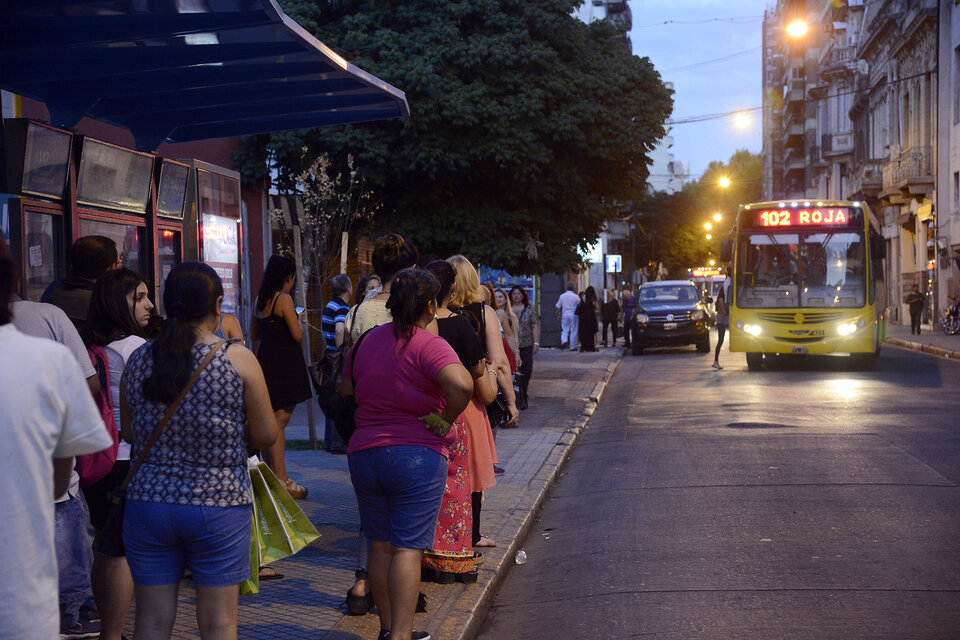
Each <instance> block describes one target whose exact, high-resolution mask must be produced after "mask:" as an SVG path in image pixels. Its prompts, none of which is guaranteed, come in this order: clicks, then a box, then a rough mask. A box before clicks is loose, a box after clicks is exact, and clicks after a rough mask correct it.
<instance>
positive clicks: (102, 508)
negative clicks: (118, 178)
mask: <svg viewBox="0 0 960 640" xmlns="http://www.w3.org/2000/svg"><path fill="white" fill-rule="evenodd" d="M152 310H153V302H151V301H150V298H149V296H148V295H147V284H146V283H145V282H144V281H143V278H141V277H140V275H139V274H138V273H136V272H135V271H131V270H130V269H126V268H122V267H121V268H119V269H113V270H111V271H107V272H106V273H104V274H103V275H102V276H100V278H99V279H98V280H97V282H96V284H95V285H94V287H93V293H92V294H91V298H90V310H89V312H88V313H87V322H86V324H85V325H84V327H83V330H82V331H81V334H82V336H83V339H84V343H85V344H86V345H87V349H88V351H90V352H93V353H100V354H103V355H105V356H106V362H105V363H103V365H102V366H105V371H104V370H103V369H100V371H98V373H103V374H104V376H103V379H102V380H103V382H106V381H109V384H108V385H106V386H107V388H106V389H104V391H106V392H108V393H109V396H108V400H109V404H110V406H111V407H112V410H113V420H114V424H115V425H116V428H117V429H119V428H120V378H121V377H122V376H123V370H124V369H125V368H126V366H127V361H128V360H129V359H130V356H131V355H132V354H133V352H134V351H136V350H137V349H139V348H140V346H141V345H143V344H144V343H145V342H146V341H147V340H146V337H145V336H146V334H145V330H146V327H147V325H148V324H149V322H150V314H151V311H152ZM99 368H100V367H99V366H98V369H99ZM129 470H130V444H129V443H127V442H123V441H121V442H120V446H119V448H118V450H117V461H116V462H115V463H114V465H113V469H112V470H111V471H110V473H108V474H107V476H106V477H104V478H103V479H102V480H99V481H98V482H96V483H94V484H92V485H90V486H89V487H85V488H84V489H83V495H84V498H86V500H87V504H88V506H89V507H90V522H91V524H93V528H94V531H95V532H96V533H98V534H99V532H100V530H102V529H103V526H104V524H106V520H107V515H108V514H109V512H110V500H109V494H110V493H111V492H112V491H113V490H114V489H116V488H117V487H118V486H119V485H120V483H122V482H123V479H124V478H126V476H127V472H128V471H129ZM94 548H96V545H94ZM91 584H92V587H93V597H94V600H96V603H97V611H98V613H99V614H100V618H101V623H102V635H101V637H102V638H103V639H104V640H120V638H121V632H122V631H123V625H124V622H125V621H126V617H127V609H128V608H129V607H130V600H131V598H132V597H133V578H131V577H130V567H129V566H128V565H127V559H126V558H125V557H112V556H107V555H104V554H103V553H99V552H97V553H95V554H94V557H93V571H92V575H91Z"/></svg>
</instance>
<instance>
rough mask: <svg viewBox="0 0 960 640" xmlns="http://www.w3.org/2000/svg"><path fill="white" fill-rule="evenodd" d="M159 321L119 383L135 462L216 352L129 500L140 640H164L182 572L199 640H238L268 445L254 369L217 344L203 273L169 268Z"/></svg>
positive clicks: (228, 344)
mask: <svg viewBox="0 0 960 640" xmlns="http://www.w3.org/2000/svg"><path fill="white" fill-rule="evenodd" d="M163 303H164V308H165V309H166V311H167V314H168V318H167V322H166V323H165V324H164V327H163V330H162V331H161V333H160V335H159V336H158V337H157V338H156V339H154V340H153V341H152V342H151V343H149V344H147V345H144V346H143V347H141V348H139V349H137V351H136V352H135V353H134V354H133V355H132V356H131V358H130V361H129V363H128V365H127V370H126V372H125V374H124V376H123V382H122V384H121V396H120V419H121V424H122V427H123V436H124V438H125V439H127V440H128V441H132V442H133V453H134V455H139V453H140V451H141V449H143V447H144V445H145V443H146V442H147V441H148V440H149V439H150V437H151V435H152V434H153V431H154V430H155V429H156V427H157V425H158V424H159V423H160V422H161V421H162V419H163V416H164V414H165V413H166V411H167V408H168V406H169V405H170V404H171V403H172V402H173V401H174V399H175V398H176V397H177V396H178V395H179V394H180V393H181V391H182V390H183V389H184V388H185V387H186V385H187V383H188V381H189V380H190V377H191V376H192V374H193V372H194V371H195V370H196V369H197V367H198V366H199V365H200V363H201V362H203V361H204V359H205V358H206V357H207V355H208V354H209V353H210V352H211V350H214V349H216V351H215V352H214V355H213V358H212V360H210V362H209V364H208V365H207V367H206V368H205V369H203V371H202V372H201V374H200V376H199V377H198V378H197V380H196V382H195V383H194V384H193V386H192V387H190V389H189V391H188V392H187V394H186V396H185V397H184V399H183V401H182V402H181V403H180V405H179V406H178V407H177V409H176V411H175V412H174V414H173V416H172V417H171V418H170V421H169V422H168V423H167V425H166V427H165V428H164V430H163V431H162V432H161V434H160V436H159V438H158V439H157V441H156V442H155V444H154V445H153V447H152V448H151V449H150V451H149V453H148V454H147V457H146V459H145V460H144V462H143V464H142V465H141V466H140V468H139V470H138V471H137V472H136V474H134V476H133V480H132V482H131V483H130V486H129V487H128V489H127V503H126V510H125V513H124V519H123V541H124V544H125V545H126V548H127V558H128V560H129V563H130V570H131V572H132V574H133V581H134V584H135V591H136V598H137V608H136V622H135V626H134V635H135V636H136V637H137V638H138V639H146V640H155V639H157V638H169V637H170V634H171V632H172V630H173V623H174V621H175V619H176V612H177V591H178V585H179V582H180V579H181V578H182V577H183V572H184V568H189V569H190V572H191V573H192V574H193V581H194V584H195V585H196V587H197V625H198V627H199V629H200V637H201V638H235V637H236V634H237V610H238V605H237V598H238V595H239V588H238V585H239V583H241V582H242V581H244V580H246V579H247V578H248V577H249V574H250V520H251V517H252V509H251V508H250V505H251V504H252V502H253V493H252V490H251V485H250V474H249V472H248V471H247V445H248V444H249V445H250V446H253V447H257V448H262V447H267V446H269V445H270V444H271V443H272V442H273V441H274V440H275V439H276V437H277V433H278V429H277V423H276V420H275V418H274V416H273V411H272V408H271V406H270V398H269V394H268V392H267V386H266V383H265V382H264V379H263V372H262V371H261V369H260V365H259V364H258V363H257V359H256V358H255V357H254V355H253V354H252V353H250V352H249V351H248V350H247V349H246V348H245V347H243V346H241V345H240V344H237V342H238V341H237V340H235V339H234V340H229V341H223V340H221V339H220V338H218V337H217V336H216V335H214V331H216V329H217V327H218V326H219V325H220V314H221V304H222V303H223V284H222V282H221V281H220V277H219V276H218V275H217V273H216V272H215V271H214V270H213V269H212V268H210V267H209V266H207V265H205V264H202V263H199V262H185V263H183V264H180V265H177V266H176V267H174V268H173V270H171V271H170V275H168V276H167V280H166V284H165V287H164V292H163Z"/></svg>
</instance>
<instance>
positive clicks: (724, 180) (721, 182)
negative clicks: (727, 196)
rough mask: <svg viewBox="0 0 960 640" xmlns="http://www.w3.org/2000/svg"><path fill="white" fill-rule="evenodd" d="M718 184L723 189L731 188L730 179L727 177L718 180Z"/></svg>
mask: <svg viewBox="0 0 960 640" xmlns="http://www.w3.org/2000/svg"><path fill="white" fill-rule="evenodd" d="M717 184H718V185H720V186H721V187H722V188H724V189H726V188H727V187H729V186H730V178H728V177H727V176H723V177H721V178H720V179H719V180H717Z"/></svg>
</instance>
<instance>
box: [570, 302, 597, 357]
mask: <svg viewBox="0 0 960 640" xmlns="http://www.w3.org/2000/svg"><path fill="white" fill-rule="evenodd" d="M599 310H600V304H599V300H598V299H597V290H596V289H594V288H593V287H592V286H590V287H587V289H586V291H584V292H583V300H582V301H581V302H580V304H579V305H578V306H577V310H576V312H575V313H576V314H577V322H578V326H577V333H579V334H580V351H596V350H597V329H598V328H599V327H598V323H597V312H598V311H599Z"/></svg>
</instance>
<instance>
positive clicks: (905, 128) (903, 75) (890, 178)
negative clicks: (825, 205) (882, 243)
mask: <svg viewBox="0 0 960 640" xmlns="http://www.w3.org/2000/svg"><path fill="white" fill-rule="evenodd" d="M953 5H954V3H953V2H952V1H951V0H939V5H938V0H848V2H840V3H834V2H826V3H824V2H819V1H812V0H806V1H805V0H779V1H778V2H777V4H776V6H775V7H774V8H773V9H771V10H769V11H767V12H766V14H765V17H764V23H763V73H764V77H763V80H764V103H763V104H764V147H763V163H764V164H763V166H764V182H763V193H764V198H765V199H767V200H779V199H799V198H805V199H812V198H817V199H828V198H829V199H842V200H862V201H866V202H867V203H868V204H869V205H870V206H871V208H872V209H873V210H874V212H875V213H876V214H877V216H878V218H879V220H880V222H881V224H882V230H883V236H884V238H885V239H886V260H885V286H886V291H885V293H886V299H887V301H888V311H889V318H890V319H891V320H892V321H893V322H903V320H904V318H908V317H909V316H908V315H907V314H906V308H905V305H904V304H903V298H904V296H905V294H906V292H907V291H909V290H910V287H911V286H912V285H913V284H918V285H920V287H921V289H922V290H924V291H926V292H927V294H928V297H927V301H928V309H927V313H926V314H925V315H926V317H927V318H931V317H934V316H935V315H936V313H937V312H938V309H941V308H942V307H943V306H944V304H945V303H946V300H947V295H948V293H950V292H955V290H956V289H957V288H958V287H957V285H956V283H957V281H958V275H960V271H958V268H957V263H956V260H953V259H951V256H952V255H953V254H954V253H955V248H954V241H951V239H950V238H951V237H952V238H955V239H956V241H960V236H958V235H957V234H956V233H951V231H952V229H951V227H952V225H953V224H954V223H955V222H957V221H955V218H957V217H958V214H957V213H955V210H956V209H960V207H955V208H953V207H948V206H947V205H948V203H949V201H944V199H943V198H942V197H941V198H939V199H938V194H941V193H946V191H945V187H946V186H949V184H950V180H951V178H952V175H953V174H952V173H951V171H952V170H953V169H952V168H953V167H955V166H957V160H956V159H954V157H955V156H957V153H958V152H957V151H956V147H957V142H956V132H955V131H954V129H953V125H952V118H954V117H955V116H952V115H951V116H949V117H945V118H943V119H938V111H939V113H945V114H948V113H960V88H958V86H960V85H958V82H960V80H958V76H957V71H956V68H957V60H956V58H957V56H958V55H960V54H957V53H955V52H956V51H957V49H956V35H955V34H956V32H957V29H956V28H953V26H952V25H953V23H954V22H956V18H955V17H954V14H955V13H957V9H956V7H954V6H953ZM797 19H801V20H804V21H805V22H806V23H807V25H808V26H809V30H808V31H807V33H806V34H805V35H802V36H799V37H791V36H789V35H788V34H787V31H786V27H787V25H788V24H790V23H791V22H792V21H794V20H797ZM938 52H939V61H938ZM948 54H949V55H948ZM954 95H957V96H958V97H957V98H955V99H953V100H952V102H951V97H952V96H954ZM938 104H939V110H938ZM938 167H939V168H938ZM957 179H958V183H960V172H958V173H957ZM945 183H946V184H945ZM958 187H960V184H958ZM938 202H940V203H942V204H943V209H942V210H941V208H940V207H939V206H938ZM958 231H960V229H958Z"/></svg>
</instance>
